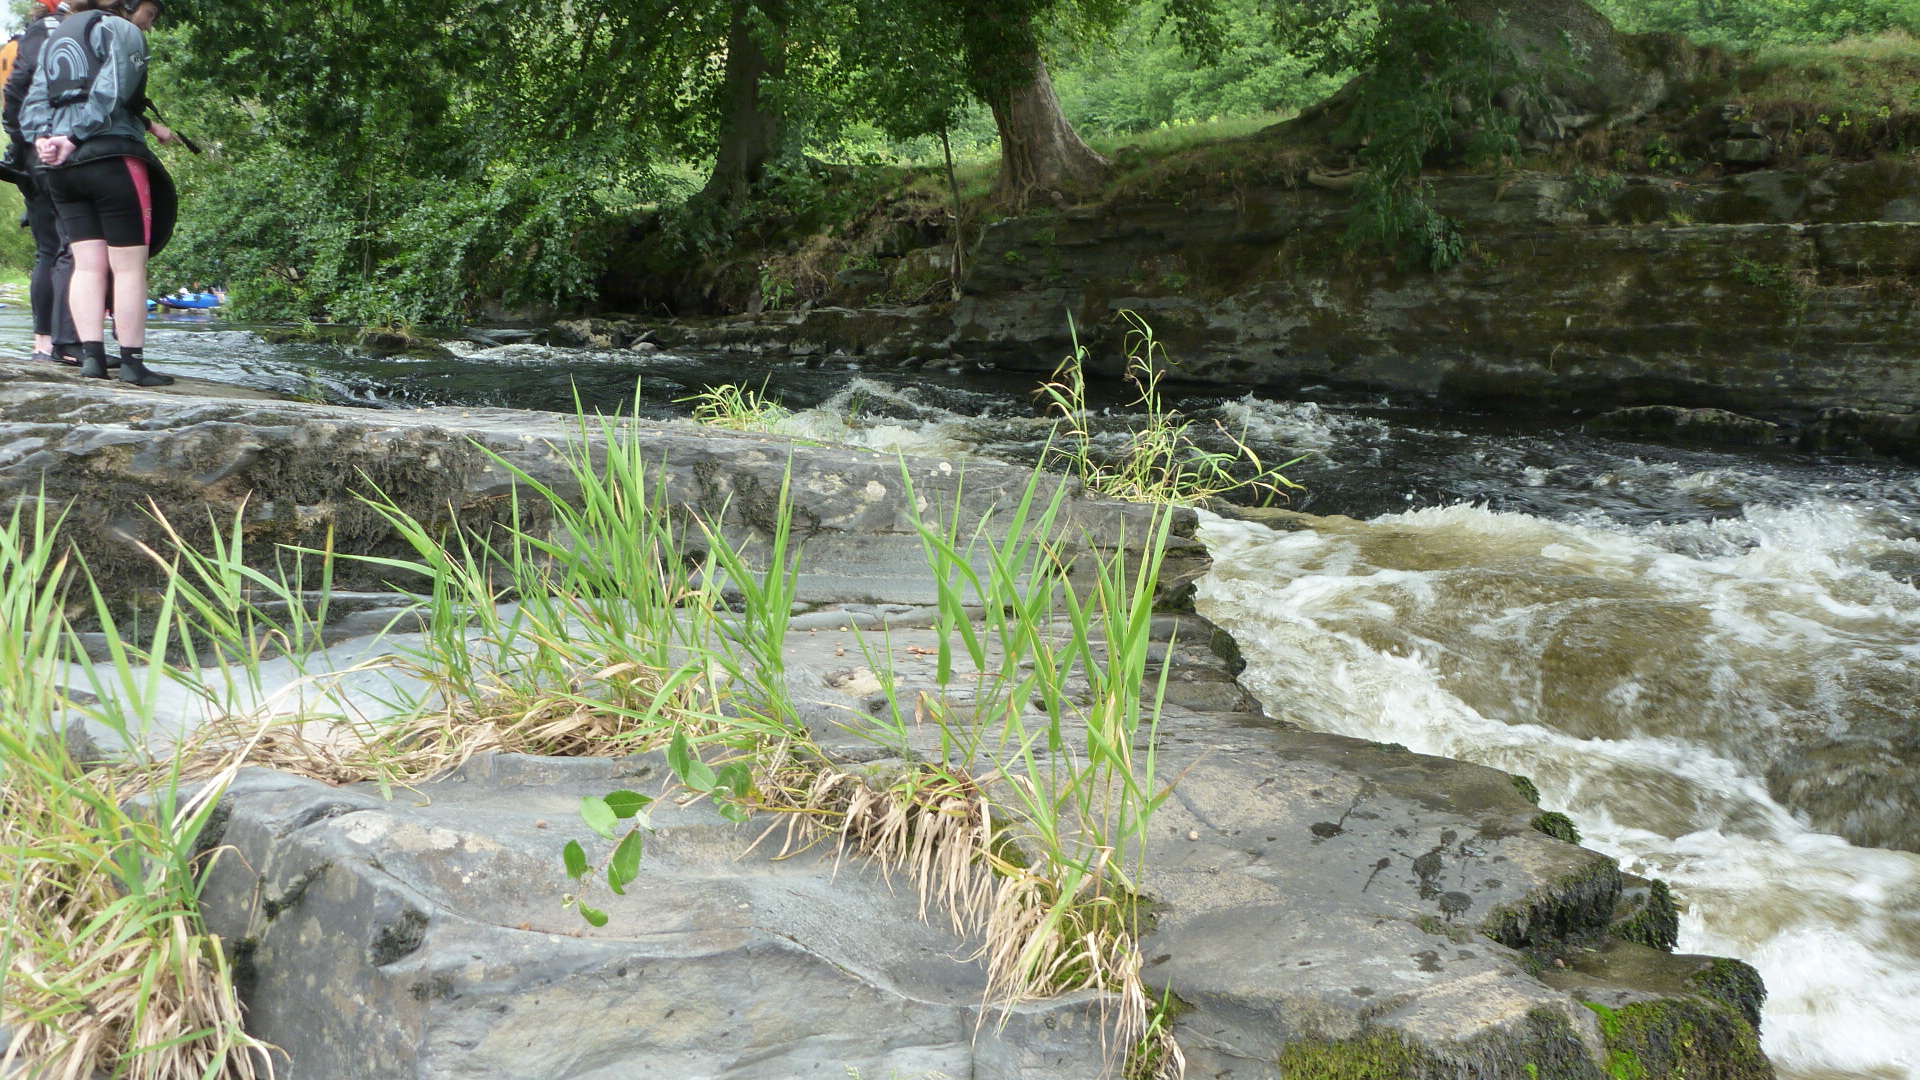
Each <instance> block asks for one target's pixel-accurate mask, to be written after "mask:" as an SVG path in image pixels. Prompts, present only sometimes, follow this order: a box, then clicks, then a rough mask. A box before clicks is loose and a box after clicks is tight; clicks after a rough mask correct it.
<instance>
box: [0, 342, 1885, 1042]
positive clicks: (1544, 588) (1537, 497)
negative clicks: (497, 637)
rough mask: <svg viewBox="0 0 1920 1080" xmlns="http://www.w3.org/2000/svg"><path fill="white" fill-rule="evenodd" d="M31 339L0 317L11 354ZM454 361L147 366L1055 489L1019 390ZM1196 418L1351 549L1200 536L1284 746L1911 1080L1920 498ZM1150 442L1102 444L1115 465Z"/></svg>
mask: <svg viewBox="0 0 1920 1080" xmlns="http://www.w3.org/2000/svg"><path fill="white" fill-rule="evenodd" d="M24 340H25V326H24V324H23V323H22V322H21V321H20V319H19V318H18V316H17V315H15V314H14V312H13V311H8V312H5V313H0V348H7V347H15V348H17V347H18V346H20V345H22V344H24ZM456 347H457V348H459V349H461V350H462V351H465V352H467V355H464V356H461V357H459V358H457V359H453V360H406V359H396V360H372V359H368V358H365V357H360V356H356V355H354V354H353V353H352V352H350V351H348V350H345V349H341V348H337V347H330V346H294V345H283V346H270V345H265V344H263V343H262V342H261V341H260V340H259V339H258V338H257V337H256V336H254V335H253V334H252V333H250V332H248V331H245V330H240V329H226V328H221V327H219V326H218V325H217V324H214V323H211V322H205V321H199V322H194V321H183V320H161V321H160V322H159V323H158V324H157V328H156V330H155V331H154V333H153V335H152V340H151V344H150V346H149V354H150V356H152V357H155V358H156V359H155V361H154V362H155V363H156V365H157V366H161V367H163V368H164V369H166V370H172V371H176V372H178V373H182V374H189V375H196V376H201V377H205V378H214V379H224V380H228V381H232V382H237V383H242V384H245V385H249V386H254V387H258V388H261V389H266V390H271V391H274V392H278V393H283V394H289V395H292V396H297V397H303V398H308V399H311V400H322V401H330V402H336V403H341V404H353V405H361V406H367V407H371V408H407V407H414V406H421V405H474V406H478V405H498V406H513V407H520V408H536V409H565V410H571V409H572V408H573V403H574V398H575V394H576V392H577V393H578V395H579V399H580V401H581V403H582V404H584V405H585V406H587V407H588V408H589V409H601V410H608V411H611V410H614V409H619V408H631V407H632V406H633V403H634V400H635V394H636V385H637V386H638V395H639V411H640V412H641V413H642V414H644V415H648V416H652V417H656V418H671V417H676V416H684V415H686V411H687V408H688V407H687V405H686V404H684V403H681V402H677V401H676V400H675V399H678V398H683V397H685V396H687V395H688V394H690V393H692V392H694V391H697V390H700V389H704V388H706V387H709V386H712V385H715V384H719V383H733V384H745V385H749V386H754V387H759V386H762V385H764V386H765V388H766V390H767V392H768V393H769V394H770V395H772V396H775V397H778V398H779V399H780V400H781V401H782V402H783V404H784V405H785V406H786V407H787V408H788V409H790V410H792V415H791V416H790V417H788V418H787V419H786V420H784V421H782V426H783V428H784V429H785V430H788V431H791V432H793V433H794V434H799V435H805V436H809V437H813V438H820V439H832V440H837V441H844V442H849V443H852V444H854V445H859V446H866V447H871V448H874V449H877V450H885V451H893V450H901V451H905V452H909V453H914V452H927V453H938V454H942V455H964V454H976V455H981V456H987V457H993V458H998V459H1002V460H1012V461H1031V460H1033V459H1034V458H1035V457H1036V456H1037V454H1038V453H1039V450H1040V447H1041V446H1042V445H1043V443H1044V440H1045V439H1046V437H1047V434H1048V432H1049V430H1050V426H1049V424H1048V423H1047V421H1045V420H1044V419H1043V418H1042V417H1041V416H1040V414H1039V410H1038V409H1037V407H1036V405H1035V403H1034V401H1033V400H1032V398H1031V396H1030V394H1031V391H1032V389H1033V387H1034V384H1035V380H1034V379H1033V378H1032V377H1031V376H1024V375H1011V374H1007V373H1002V372H987V371H981V370H977V369H971V368H966V369H949V368H945V367H934V368H927V369H914V370H903V369H899V368H893V367H887V366H878V365H864V364H862V363H860V362H859V361H857V360H854V359H849V358H834V359H828V360H825V361H824V362H821V363H819V364H818V365H817V366H812V367H809V366H806V365H804V364H802V363H800V362H797V361H791V360H785V359H781V360H772V359H766V358H760V357H755V356H752V355H750V354H741V353H733V354H707V355H693V354H689V355H672V354H650V355H645V356H642V355H639V354H634V353H596V352H588V351H583V350H568V349H550V348H544V347H540V346H507V347H503V348H492V349H485V348H481V347H480V346H478V345H468V344H465V343H459V344H457V345H456ZM1173 397H1174V399H1175V401H1176V402H1177V404H1179V405H1180V407H1181V408H1182V410H1183V411H1184V412H1185V414H1186V415H1187V416H1188V417H1190V418H1192V419H1194V420H1196V421H1198V422H1200V423H1201V424H1203V425H1212V424H1213V423H1214V422H1216V421H1218V422H1219V423H1221V424H1223V425H1225V426H1226V427H1227V428H1229V429H1231V430H1233V431H1235V432H1240V433H1243V434H1244V437H1245V438H1246V440H1247V441H1248V442H1249V443H1250V444H1251V445H1252V446H1254V447H1255V448H1256V449H1257V450H1258V451H1259V452H1260V453H1261V454H1262V455H1263V457H1265V458H1266V459H1267V460H1269V461H1283V460H1287V459H1289V458H1292V457H1296V456H1300V455H1303V454H1304V455H1306V458H1305V460H1303V461H1301V462H1300V463H1299V464H1298V465H1296V466H1294V467H1293V468H1291V469H1290V470H1289V472H1290V475H1291V476H1292V477H1293V478H1294V479H1295V480H1296V481H1298V482H1300V483H1301V484H1303V485H1304V486H1305V489H1304V490H1303V491H1301V492H1299V493H1297V494H1296V496H1295V498H1294V501H1293V503H1292V505H1293V507H1294V508H1295V509H1300V510H1306V511H1310V512H1313V513H1316V514H1324V515H1344V516H1345V517H1346V518H1349V519H1352V520H1337V521H1334V522H1331V523H1327V524H1324V525H1323V526H1322V527H1320V528H1317V529H1313V530H1306V531H1300V532H1293V533H1276V532H1273V531H1271V530H1268V529H1265V528H1262V527H1258V526H1251V525H1246V524H1241V523H1236V522H1229V521H1221V520H1217V519H1216V520H1212V521H1209V522H1208V524H1207V526H1206V535H1207V538H1208V539H1209V541H1210V543H1211V545H1212V547H1213V550H1214V553H1215V557H1216V560H1217V561H1216V566H1215V569H1214V571H1213V573H1212V574H1211V575H1210V576H1209V578H1208V579H1207V580H1205V581H1204V582H1203V583H1202V587H1201V600H1200V604H1201V609H1202V611H1204V612H1205V613H1207V614H1208V615H1209V616H1210V617H1212V618H1213V619H1214V620H1215V621H1216V622H1219V623H1220V624H1222V625H1223V626H1225V627H1227V628H1228V629H1230V630H1231V631H1233V633H1234V634H1235V636H1236V637H1237V638H1238V639H1239V641H1240V642H1241V644H1242V648H1243V650H1244V651H1245V652H1246V654H1247V657H1248V659H1249V662H1250V667H1249V670H1248V673H1247V680H1248V682H1249V683H1250V685H1251V686H1252V688H1253V689H1254V690H1255V691H1256V692H1257V693H1259V694H1260V695H1261V696H1262V698H1263V699H1264V700H1265V702H1266V704H1267V706H1268V708H1269V710H1270V711H1271V712H1272V713H1273V714H1274V715H1277V716H1285V717H1288V718H1290V719H1293V720H1296V721H1298V722H1301V723H1303V724H1306V725H1309V726H1312V727H1316V728H1320V729H1323V730H1329V731H1339V732H1342V733H1346V734H1351V735H1357V736H1362V737H1365V738H1370V739H1377V740H1382V741H1391V742H1399V743H1403V744H1405V745H1407V746H1409V747H1411V748H1413V749H1415V750H1419V751H1424V752H1430V753H1437V754H1445V755H1448V756H1452V757H1459V758H1466V759H1471V760H1476V761H1483V762H1487V763H1489V764H1493V765H1496V766H1499V767H1501V768H1505V769H1509V770H1511V771H1513V772H1517V773H1523V774H1527V775H1530V776H1532V777H1533V779H1534V780H1535V782H1536V783H1537V784H1538V786H1539V788H1540V790H1541V792H1542V795H1543V803H1544V804H1545V805H1546V806H1547V807H1548V808H1551V809H1560V810H1564V811H1566V812H1567V813H1569V814H1570V815H1571V816H1572V817H1573V818H1574V820H1575V821H1576V822H1577V823H1578V825H1579V827H1580V829H1581V831H1582V833H1583V834H1585V836H1586V841H1587V843H1588V844H1589V845H1591V846H1594V847H1597V848H1600V849H1602V850H1605V851H1607V852H1609V853H1611V854H1614V855H1616V856H1618V857H1619V858H1620V859H1621V860H1622V862H1623V863H1624V864H1625V865H1626V866H1627V867H1628V868H1629V869H1633V870H1636V871H1637V872H1640V873H1643V874H1648V875H1652V876H1659V877H1664V878H1667V879H1669V880H1671V881H1672V882H1673V883H1674V884H1675V887H1676V890H1677V893H1678V894H1679V896H1680V897H1681V899H1682V900H1683V902H1684V903H1685V905H1686V908H1687V911H1686V914H1685V917H1684V920H1683V930H1682V940H1681V947H1682V948H1683V949H1689V950H1696V951H1708V952H1716V953H1724V954H1730V955H1735V956H1740V957H1743V958H1745V959H1747V960H1749V961H1751V962H1753V963H1754V964H1755V965H1756V966H1758V967H1759V968H1760V970H1761V972H1762V973H1763V974H1764V975H1765V976H1766V978H1767V982H1768V985H1769V987H1770V990H1771V993H1772V997H1771V999H1770V1001H1769V1004H1768V1006H1767V1010H1766V1015H1765V1028H1766V1031H1765V1041H1766V1046H1767V1049H1768V1051H1769V1052H1770V1053H1771V1054H1772V1055H1773V1056H1774V1058H1775V1060H1776V1062H1778V1063H1779V1064H1780V1066H1781V1070H1782V1072H1783V1074H1785V1075H1790V1076H1794V1077H1802V1078H1813V1077H1841V1076H1855V1077H1876V1078H1884V1080H1913V1078H1916V1077H1920V1023H1916V1022H1915V1021H1916V1020H1917V1019H1920V856H1916V855H1914V854H1912V853H1911V852H1909V851H1905V850H1897V849H1895V848H1894V847H1874V846H1869V844H1871V843H1886V844H1896V843H1899V841H1898V839H1897V837H1899V836H1900V835H1920V824H1916V823H1914V822H1912V821H1911V820H1905V821H1903V820H1901V819H1900V817H1899V813H1898V806H1900V805H1908V804H1903V803H1900V801H1899V799H1898V798H1893V799H1892V802H1891V803H1889V798H1890V797H1889V796H1888V795H1887V791H1888V788H1887V785H1888V784H1892V785H1894V788H1895V790H1894V795H1901V794H1904V792H1902V791H1901V790H1899V785H1901V784H1903V783H1905V784H1908V785H1911V784H1913V783H1920V592H1917V591H1916V589H1915V584H1914V583H1915V581H1916V579H1917V578H1920V470H1916V469H1914V468H1912V467H1909V466H1904V465H1897V464H1889V463H1875V462H1866V461H1860V460H1848V459H1823V458H1816V457H1810V456H1806V455H1801V454H1797V453H1792V452H1788V451H1784V450H1782V451H1773V450H1754V449H1739V450H1721V449H1682V448H1674V447H1662V446H1651V445H1641V444H1632V443H1624V442H1619V441H1615V440H1610V439H1605V438H1600V437H1594V436H1588V435H1585V434H1582V433H1581V432H1580V431H1579V430H1578V427H1577V422H1575V421H1569V420H1566V419H1564V418H1559V419H1552V420H1545V419H1516V418H1513V417H1474V416H1462V415H1459V414H1441V413H1437V412H1434V411H1431V410H1429V409H1425V408H1423V407H1421V406H1419V405H1418V404H1410V403H1405V402H1390V401H1386V400H1376V399H1365V398H1358V399H1357V398H1354V397H1352V396H1344V395H1336V394H1333V393H1330V392H1329V393H1318V392H1315V391H1312V390H1308V391H1306V392H1303V393H1302V394H1300V395H1298V396H1297V398H1296V400H1290V401H1274V400H1266V399H1262V398H1259V397H1257V396H1254V395H1246V396H1234V395H1229V396H1222V395H1221V394H1220V393H1219V392H1218V391H1217V390H1201V391H1188V392H1182V393H1176V394H1174V395H1173ZM1124 400H1125V396H1124V395H1119V394H1116V393H1113V392H1111V391H1109V392H1107V397H1106V399H1105V400H1103V401H1099V402H1096V404H1099V405H1103V406H1104V405H1115V406H1117V405H1120V404H1122V403H1124ZM1126 423H1127V421H1126V418H1125V416H1124V415H1123V414H1122V413H1121V412H1119V411H1118V410H1116V411H1115V412H1114V414H1112V415H1110V416H1107V417H1105V418H1104V419H1102V420H1101V421H1100V422H1099V423H1098V424H1096V427H1097V428H1098V429H1099V430H1100V431H1101V433H1102V436H1101V437H1102V438H1103V439H1104V440H1105V441H1107V442H1112V441H1115V440H1117V439H1119V438H1121V437H1122V433H1123V432H1124V430H1125V427H1126ZM1810 747H1811V748H1819V749H1820V752H1822V753H1826V752H1829V751H1831V750H1832V748H1835V747H1838V748H1840V750H1841V751H1844V753H1843V754H1841V757H1840V758H1837V759H1836V760H1844V761H1846V762H1848V763H1849V767H1850V768H1852V769H1853V771H1852V772H1849V773H1847V774H1845V777H1844V778H1839V779H1836V781H1835V783H1834V784H1833V785H1830V786H1831V787H1834V788H1836V789H1837V790H1823V791H1817V792H1816V793H1815V794H1816V795H1817V799H1815V802H1816V803H1817V804H1818V806H1819V808H1820V809H1821V811H1822V815H1823V816H1822V817H1821V818H1820V821H1819V822H1818V823H1816V821H1815V820H1814V817H1813V816H1811V815H1809V814H1808V813H1807V812H1805V810H1804V809H1796V807H1795V806H1791V805H1788V804H1787V803H1786V802H1784V801H1783V800H1782V798H1780V797H1779V796H1777V794H1776V792H1775V790H1774V788H1775V787H1777V786H1779V785H1778V783H1777V777H1773V779H1775V780H1776V783H1775V784H1773V785H1771V786H1770V783H1769V781H1770V776H1771V774H1773V773H1775V772H1777V771H1778V768H1779V766H1780V764H1781V762H1783V761H1786V760H1789V759H1793V758H1794V756H1795V755H1798V754H1803V753H1805V752H1807V751H1808V749H1809V748H1810ZM1833 752H1836V753H1839V752H1840V751H1833ZM1814 760H1816V761H1817V760H1820V759H1817V758H1816V759H1814ZM1863 763H1864V764H1863ZM1836 776H1838V774H1836ZM1903 778H1906V779H1904V780H1903ZM1802 779H1805V777H1804V776H1803V777H1802ZM1815 780H1816V781H1817V780H1818V777H1817V775H1816V777H1815ZM1875 784H1879V785H1880V786H1879V787H1877V788H1876V787H1875V786H1874V785H1875ZM1818 786H1819V785H1818V784H1817V783H1816V784H1815V787H1816V788H1817V787H1818ZM1908 790H1910V787H1909V789H1908ZM1876 800H1877V801H1876ZM1888 805H1893V806H1894V807H1895V809H1894V810H1892V811H1889V810H1888ZM1889 813H1891V814H1893V815H1894V816H1893V817H1892V818H1891V819H1889V818H1888V815H1889ZM1876 814H1877V815H1879V816H1878V817H1876V816H1875V815H1876ZM1903 829H1904V830H1905V831H1904V833H1903V832H1902V830H1903ZM1876 830H1878V831H1876ZM1842 832H1846V833H1848V834H1849V835H1853V836H1854V837H1855V838H1856V839H1857V840H1860V842H1859V843H1854V842H1850V841H1849V840H1848V839H1846V838H1844V837H1843V836H1842V835H1840V833H1842ZM1874 837H1891V838H1888V839H1874ZM1903 846H1909V847H1911V846H1915V845H1912V844H1907V845H1903Z"/></svg>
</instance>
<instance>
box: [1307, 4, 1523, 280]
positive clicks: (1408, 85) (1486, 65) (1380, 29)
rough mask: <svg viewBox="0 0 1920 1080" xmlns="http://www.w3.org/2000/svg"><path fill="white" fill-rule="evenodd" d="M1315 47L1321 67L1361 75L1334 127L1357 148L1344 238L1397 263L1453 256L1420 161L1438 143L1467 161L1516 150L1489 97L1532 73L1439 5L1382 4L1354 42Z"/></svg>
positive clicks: (1453, 232)
mask: <svg viewBox="0 0 1920 1080" xmlns="http://www.w3.org/2000/svg"><path fill="white" fill-rule="evenodd" d="M1323 33H1324V31H1323ZM1324 48H1325V52H1324V53H1323V59H1322V62H1321V63H1322V67H1326V66H1329V65H1332V66H1335V67H1336V68H1352V69H1354V70H1357V71H1362V72H1365V73H1366V75H1365V77H1364V78H1363V79H1361V80H1360V81H1359V82H1357V83H1356V84H1354V92H1353V94H1352V96H1351V97H1350V98H1349V101H1348V110H1349V111H1348V113H1347V117H1346V119H1345V121H1344V123H1343V124H1342V125H1341V128H1340V130H1339V132H1337V133H1336V137H1340V138H1343V139H1344V140H1346V141H1347V142H1349V143H1351V144H1353V145H1357V146H1359V147H1360V150H1359V152H1358V154H1357V155H1356V156H1357V157H1358V159H1359V161H1360V163H1361V164H1362V165H1363V166H1365V167H1366V175H1365V177H1364V178H1363V179H1362V180H1361V181H1360V183H1359V185H1358V186H1357V187H1356V189H1355V192H1354V196H1355V198H1354V206H1353V210H1352V211H1351V214H1350V216H1349V218H1348V222H1349V224H1348V229H1347V238H1346V240H1347V244H1348V246H1349V247H1355V248H1360V247H1368V246H1378V247H1382V248H1384V249H1386V250H1388V251H1391V252H1394V253H1395V254H1396V255H1397V256H1398V257H1399V259H1400V262H1401V263H1402V265H1403V267H1404V266H1407V265H1413V264H1420V263H1424V264H1425V265H1426V266H1427V267H1428V268H1430V269H1433V270H1441V269H1445V268H1446V267H1448V266H1451V265H1453V264H1454V263H1456V262H1459V261H1460V258H1461V256H1462V255H1463V254H1465V252H1466V243H1465V241H1464V240H1463V239H1462V238H1461V236H1460V226H1459V223H1458V222H1456V221H1454V220H1453V219H1451V218H1449V217H1447V216H1446V215H1444V214H1442V213H1440V211H1439V210H1438V209H1436V208H1435V207H1434V205H1433V188H1432V185H1430V184H1429V183H1428V182H1427V181H1426V180H1424V179H1423V178H1422V176H1421V169H1422V166H1423V165H1424V163H1425V161H1426V158H1427V156H1428V155H1429V154H1430V153H1433V152H1435V151H1437V150H1442V149H1445V150H1457V151H1458V152H1459V153H1460V154H1461V155H1462V156H1463V157H1464V158H1465V159H1466V160H1468V161H1470V162H1471V161H1489V160H1491V161H1496V162H1497V161H1500V160H1503V159H1504V158H1505V157H1506V156H1507V155H1509V154H1511V153H1513V152H1514V151H1515V150H1517V149H1518V147H1519V142H1518V140H1517V138H1516V132H1517V131H1518V128H1519V121H1518V120H1517V119H1516V118H1515V117H1514V116H1513V114H1512V113H1511V112H1510V111H1509V110H1508V109H1506V108H1503V107H1502V106H1501V104H1500V103H1499V102H1498V101H1497V100H1496V99H1497V98H1498V97H1500V96H1501V95H1502V94H1503V93H1507V92H1509V91H1515V90H1521V91H1524V90H1526V89H1527V88H1528V87H1529V86H1530V85H1531V84H1532V83H1533V81H1534V80H1535V79H1536V78H1537V76H1527V75H1523V74H1522V73H1521V71H1520V66H1519V64H1518V63H1517V61H1516V60H1515V58H1514V56H1513V54H1512V51H1511V50H1510V49H1508V48H1507V47H1506V46H1504V45H1502V44H1501V43H1500V42H1498V41H1496V40H1495V39H1494V37H1493V36H1492V35H1490V34H1488V33H1487V31H1486V30H1484V29H1482V28H1481V27H1478V26H1475V25H1474V24H1472V23H1470V22H1467V21H1466V20H1464V19H1461V18H1459V17H1458V16H1456V15H1454V14H1453V12H1452V11H1451V9H1449V8H1448V7H1447V6H1446V5H1444V4H1408V5H1404V6H1392V5H1389V6H1387V7H1385V8H1383V9H1381V10H1380V11H1379V13H1378V21H1377V22H1376V23H1374V25H1373V26H1372V27H1371V29H1370V30H1369V31H1368V32H1367V33H1366V34H1365V35H1364V36H1363V37H1361V38H1360V39H1359V40H1358V41H1357V42H1356V43H1354V44H1352V45H1345V44H1343V43H1342V42H1341V40H1340V39H1338V38H1336V39H1333V40H1332V41H1331V42H1330V43H1328V44H1326V45H1325V46H1324Z"/></svg>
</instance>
